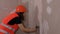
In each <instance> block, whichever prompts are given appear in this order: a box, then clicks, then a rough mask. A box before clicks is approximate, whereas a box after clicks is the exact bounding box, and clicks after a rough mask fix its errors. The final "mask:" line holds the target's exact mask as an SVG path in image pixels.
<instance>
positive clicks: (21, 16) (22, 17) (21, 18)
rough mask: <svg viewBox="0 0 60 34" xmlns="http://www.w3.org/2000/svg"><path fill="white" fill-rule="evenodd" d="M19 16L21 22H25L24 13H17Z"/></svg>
mask: <svg viewBox="0 0 60 34" xmlns="http://www.w3.org/2000/svg"><path fill="white" fill-rule="evenodd" d="M17 14H18V15H19V18H20V20H21V21H23V20H24V16H23V14H24V12H17Z"/></svg>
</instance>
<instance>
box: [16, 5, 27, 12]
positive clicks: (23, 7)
mask: <svg viewBox="0 0 60 34" xmlns="http://www.w3.org/2000/svg"><path fill="white" fill-rule="evenodd" d="M16 12H26V7H25V6H23V5H19V6H17V7H16Z"/></svg>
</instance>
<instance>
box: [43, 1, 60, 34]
mask: <svg viewBox="0 0 60 34" xmlns="http://www.w3.org/2000/svg"><path fill="white" fill-rule="evenodd" d="M42 2H43V22H44V20H45V21H47V23H48V26H49V30H48V31H47V34H60V0H43V1H42ZM43 34H45V33H43Z"/></svg>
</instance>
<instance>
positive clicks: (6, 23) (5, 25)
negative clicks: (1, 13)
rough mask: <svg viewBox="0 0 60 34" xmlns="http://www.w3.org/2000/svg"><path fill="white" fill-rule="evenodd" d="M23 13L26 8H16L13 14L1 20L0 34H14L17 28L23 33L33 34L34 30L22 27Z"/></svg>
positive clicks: (20, 6)
mask: <svg viewBox="0 0 60 34" xmlns="http://www.w3.org/2000/svg"><path fill="white" fill-rule="evenodd" d="M24 12H26V8H25V7H24V6H23V5H19V6H17V7H16V11H15V12H14V13H12V14H10V15H8V16H7V17H5V18H4V19H3V20H2V23H1V24H0V34H15V32H16V31H17V29H18V28H20V29H21V31H23V32H35V31H36V29H31V28H26V27H24V25H23V21H24Z"/></svg>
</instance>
